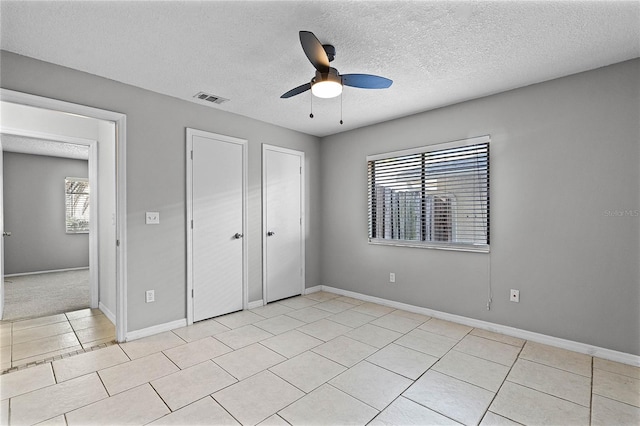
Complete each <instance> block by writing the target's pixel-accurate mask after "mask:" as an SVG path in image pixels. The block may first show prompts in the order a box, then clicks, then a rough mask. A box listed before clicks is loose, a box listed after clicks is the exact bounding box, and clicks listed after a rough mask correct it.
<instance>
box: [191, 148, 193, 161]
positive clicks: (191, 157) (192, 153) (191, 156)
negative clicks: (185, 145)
mask: <svg viewBox="0 0 640 426" xmlns="http://www.w3.org/2000/svg"><path fill="white" fill-rule="evenodd" d="M191 159H192V160H193V150H191Z"/></svg>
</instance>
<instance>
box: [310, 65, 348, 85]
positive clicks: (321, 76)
mask: <svg viewBox="0 0 640 426" xmlns="http://www.w3.org/2000/svg"><path fill="white" fill-rule="evenodd" d="M321 81H334V82H336V83H339V84H342V77H340V74H338V70H337V69H335V68H329V72H320V71H316V76H315V77H314V78H313V80H311V84H315V83H320V82H321Z"/></svg>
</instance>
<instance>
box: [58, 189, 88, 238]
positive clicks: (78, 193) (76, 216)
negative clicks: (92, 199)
mask: <svg viewBox="0 0 640 426" xmlns="http://www.w3.org/2000/svg"><path fill="white" fill-rule="evenodd" d="M64 186H65V208H66V215H65V218H66V221H65V230H66V232H67V233H68V234H77V233H87V232H89V212H90V210H89V195H90V191H89V180H88V179H86V178H76V177H67V178H65V179H64Z"/></svg>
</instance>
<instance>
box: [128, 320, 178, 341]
mask: <svg viewBox="0 0 640 426" xmlns="http://www.w3.org/2000/svg"><path fill="white" fill-rule="evenodd" d="M186 326H187V319H186V318H182V319H179V320H175V321H171V322H165V323H164V324H158V325H153V326H151V327H147V328H142V329H140V330H134V331H129V332H128V333H127V338H126V340H125V341H126V342H130V341H132V340H136V339H142V338H143V337H148V336H153V335H154V334H159V333H164V332H165V331H171V330H175V329H176V328H181V327H186Z"/></svg>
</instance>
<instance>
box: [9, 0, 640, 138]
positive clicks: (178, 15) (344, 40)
mask: <svg viewBox="0 0 640 426" xmlns="http://www.w3.org/2000/svg"><path fill="white" fill-rule="evenodd" d="M0 13H1V30H0V31H1V33H0V36H1V40H0V46H1V48H2V49H4V50H8V51H12V52H16V53H19V54H22V55H26V56H30V57H33V58H37V59H41V60H44V61H48V62H52V63H55V64H60V65H64V66H67V67H71V68H75V69H78V70H82V71H86V72H89V73H92V74H96V75H100V76H103V77H107V78H110V79H113V80H117V81H121V82H124V83H128V84H132V85H135V86H139V87H142V88H145V89H149V90H152V91H155V92H160V93H164V94H167V95H170V96H174V97H177V98H181V99H185V100H190V101H193V102H198V103H202V101H197V100H194V99H193V98H192V97H193V95H194V94H196V93H197V92H199V91H205V92H209V93H212V94H215V95H218V96H221V97H224V98H228V99H230V101H229V102H227V103H224V104H221V105H211V107H212V108H216V109H220V110H225V111H230V112H234V113H237V114H241V115H244V116H248V117H252V118H256V119H258V120H262V121H266V122H269V123H273V124H277V125H280V126H284V127H287V128H290V129H294V130H298V131H301V132H305V133H309V134H312V135H317V136H325V135H329V134H333V133H338V132H341V131H345V130H349V129H353V128H356V127H361V126H365V125H368V124H372V123H377V122H381V121H385V120H389V119H393V118H396V117H400V116H404V115H408V114H412V113H417V112H421V111H425V110H429V109H433V108H437V107H441V106H444V105H449V104H453V103H456V102H460V101H464V100H468V99H473V98H478V97H481V96H486V95H489V94H493V93H497V92H501V91H504V90H509V89H513V88H516V87H522V86H526V85H529V84H532V83H537V82H541V81H545V80H549V79H553V78H557V77H561V76H564V75H569V74H574V73H577V72H581V71H586V70H589V69H593V68H598V67H601V66H605V65H609V64H612V63H616V62H621V61H624V60H628V59H632V58H636V57H638V56H640V2H638V1H617V2H616V1H602V2H594V1H586V2H585V1H563V2H558V1H501V2H485V1H473V2H468V1H458V2H448V1H412V2H401V1H386V2H370V1H344V0H343V1H288V2H273V1H258V2H246V1H232V2H221V1H205V2H173V1H170V2H133V1H129V2H97V1H89V2H69V1H66V2H22V1H19V2H13V1H7V0H2V1H1V2H0ZM299 30H309V31H312V32H314V33H315V34H316V36H317V37H318V38H319V39H320V41H321V42H322V43H330V44H333V45H335V47H336V49H337V55H336V59H335V61H334V62H332V66H334V67H336V68H337V69H338V70H339V71H340V72H341V73H343V74H346V73H371V74H378V75H381V76H384V77H388V78H390V79H392V80H393V81H394V83H393V85H392V86H391V88H389V89H386V90H362V89H355V88H349V87H348V88H345V91H344V95H343V99H342V102H343V120H344V125H340V124H339V120H340V98H334V99H329V100H324V99H318V98H314V101H313V112H314V116H315V118H313V119H310V118H309V108H310V98H311V95H310V93H309V92H307V93H305V94H302V95H299V96H296V97H293V98H290V99H280V95H281V94H282V93H284V92H286V91H287V90H289V89H291V88H293V87H295V86H298V85H300V84H303V83H307V82H308V81H309V80H310V79H311V78H312V77H313V75H314V69H313V67H312V66H311V64H310V63H309V62H308V60H307V59H306V57H305V55H304V53H303V52H302V49H301V47H300V42H299V39H298V31H299ZM207 105H209V104H207Z"/></svg>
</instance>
